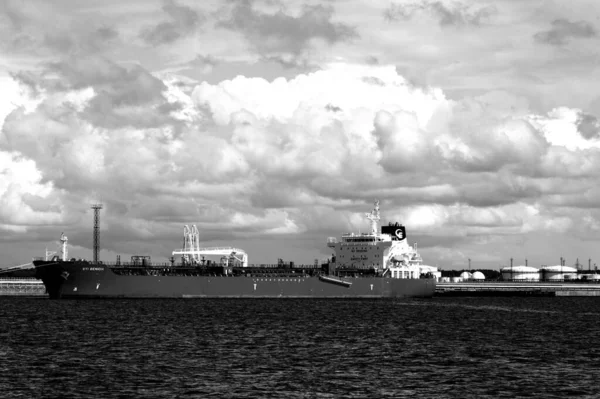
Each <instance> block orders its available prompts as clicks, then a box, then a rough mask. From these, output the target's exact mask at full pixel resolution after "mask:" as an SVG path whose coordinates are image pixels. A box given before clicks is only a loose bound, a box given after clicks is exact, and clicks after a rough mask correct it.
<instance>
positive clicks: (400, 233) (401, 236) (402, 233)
mask: <svg viewBox="0 0 600 399" xmlns="http://www.w3.org/2000/svg"><path fill="white" fill-rule="evenodd" d="M395 234H396V237H398V239H399V240H404V239H405V238H406V232H405V231H404V228H399V229H396V232H395Z"/></svg>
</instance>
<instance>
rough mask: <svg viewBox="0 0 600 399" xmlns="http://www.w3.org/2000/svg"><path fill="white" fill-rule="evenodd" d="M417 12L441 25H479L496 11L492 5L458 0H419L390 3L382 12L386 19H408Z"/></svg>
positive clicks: (389, 20)
mask: <svg viewBox="0 0 600 399" xmlns="http://www.w3.org/2000/svg"><path fill="white" fill-rule="evenodd" d="M419 13H425V14H428V15H431V16H432V17H433V18H435V19H436V20H437V21H438V22H439V24H440V25H441V26H447V25H454V26H465V25H480V24H481V23H482V22H485V21H486V20H488V19H489V17H490V16H492V15H494V14H495V13H496V8H495V7H493V6H483V7H477V6H473V5H469V4H461V3H460V2H450V3H447V4H446V3H444V2H442V1H419V2H408V3H392V4H391V5H390V6H389V7H388V8H387V9H386V10H385V11H384V13H383V16H384V18H385V20H386V21H388V22H391V21H398V20H409V19H411V18H413V17H415V16H416V15H417V14H419Z"/></svg>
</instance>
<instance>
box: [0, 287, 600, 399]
mask: <svg viewBox="0 0 600 399" xmlns="http://www.w3.org/2000/svg"><path fill="white" fill-rule="evenodd" d="M599 327H600V298H434V299H429V300H422V299H420V300H417V299H410V300H408V299H407V300H306V299H302V300H300V299H285V300H282V299H218V300H217V299H214V300H211V299H194V300H86V301H76V300H64V301H51V300H48V299H33V298H31V299H26V298H0V397H3V398H38V397H48V398H54V397H60V398H75V397H99V398H116V397H121V398H129V397H144V398H168V397H182V398H207V397H214V398H365V397H373V398H385V397H389V398H402V397H415V398H445V397H448V398H485V397H488V398H502V397H505V398H514V397H536V398H562V397H567V396H568V397H582V398H596V397H600V380H599V379H600V363H599V359H600V350H599V349H598V348H599V344H598V342H597V339H596V337H597V334H598V331H599V330H600V329H599Z"/></svg>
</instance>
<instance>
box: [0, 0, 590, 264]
mask: <svg viewBox="0 0 600 399" xmlns="http://www.w3.org/2000/svg"><path fill="white" fill-rule="evenodd" d="M0 89H1V95H0V127H1V132H0V253H1V254H2V264H0V266H12V265H17V264H22V263H27V262H29V261H30V260H31V258H32V257H33V256H43V255H44V251H45V248H46V247H48V249H54V248H55V246H56V240H57V239H58V238H59V237H60V233H61V232H63V231H64V232H65V234H66V235H67V236H68V237H69V243H70V251H71V255H72V256H77V257H85V258H88V259H90V258H91V257H92V249H91V248H92V226H93V214H92V211H91V210H90V205H91V204H92V203H94V202H102V203H103V204H104V209H103V210H102V214H101V247H102V252H101V258H102V259H103V260H114V259H115V256H116V255H117V254H120V255H121V257H122V258H123V259H126V258H127V257H129V256H130V255H132V254H150V255H152V256H153V259H155V260H166V259H167V257H168V256H170V254H171V251H172V250H174V249H176V248H180V247H181V245H182V241H183V226H184V225H185V224H188V225H192V224H195V225H197V226H198V229H199V230H200V238H201V241H202V243H203V245H205V246H215V245H227V246H229V245H231V246H236V247H240V248H243V249H245V250H246V251H247V252H248V254H249V257H250V262H251V263H275V262H276V260H277V258H284V259H285V260H293V261H295V262H296V263H312V262H313V261H314V259H315V258H324V257H326V256H328V255H330V254H331V251H330V250H329V249H328V248H327V247H326V240H327V237H328V236H339V235H340V234H341V233H342V232H350V231H355V232H358V231H362V232H365V231H367V230H368V228H369V224H368V220H366V219H365V218H364V213H365V212H369V211H370V210H371V208H372V203H373V201H374V200H375V199H379V200H380V201H381V211H382V219H383V221H384V222H386V223H387V222H389V221H398V222H402V223H404V224H405V225H406V226H407V232H408V238H409V240H410V241H411V242H417V243H418V245H419V249H420V251H421V253H422V256H423V258H424V260H425V262H426V263H428V264H432V265H438V266H440V267H441V268H445V269H450V268H462V267H465V266H466V265H467V262H468V259H469V258H470V259H471V262H472V267H474V268H475V267H486V268H487V267H491V268H498V267H500V266H501V265H506V264H508V263H510V258H511V257H513V258H514V259H515V261H514V262H515V264H524V263H525V259H528V261H529V265H534V266H536V265H537V266H539V265H541V264H558V263H559V259H560V257H561V256H563V257H565V258H566V263H567V264H573V263H574V262H575V260H576V258H579V259H580V262H581V263H583V264H584V265H585V267H586V268H587V265H588V259H589V258H591V259H592V265H593V264H594V263H596V262H597V263H598V264H599V265H600V245H598V241H599V240H600V210H599V208H600V184H599V183H600V122H599V120H598V117H600V3H598V2H597V1H596V0H576V1H575V2H564V1H558V0H556V1H545V0H494V1H488V0H479V1H475V0H473V1H466V0H459V1H446V0H433V1H430V0H416V1H412V0H410V1H405V0H398V1H392V2H389V1H376V2H367V1H357V0H335V1H312V0H311V1H301V2H296V3H292V2H288V1H285V2H283V1H282V2H280V1H277V0H266V1H258V0H256V1H221V2H219V1H208V2H196V1H188V0H165V1H150V0H129V1H127V2H123V1H121V0H118V1H117V0H86V1H79V0H53V1H49V0H39V1H37V0H5V1H2V2H0ZM592 267H593V266H592Z"/></svg>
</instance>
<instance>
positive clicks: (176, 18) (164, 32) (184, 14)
mask: <svg viewBox="0 0 600 399" xmlns="http://www.w3.org/2000/svg"><path fill="white" fill-rule="evenodd" d="M162 10H163V11H164V12H165V14H167V15H168V17H169V20H168V21H165V22H161V23H159V24H158V25H156V26H152V27H146V28H144V29H143V30H142V32H141V33H140V36H141V38H142V39H143V40H144V41H145V42H146V43H148V44H152V45H161V44H168V43H172V42H174V41H176V40H178V39H180V38H181V37H184V36H187V35H190V34H192V33H194V32H196V31H197V29H198V28H199V27H200V26H201V25H202V24H203V23H204V21H205V19H206V18H205V17H204V16H203V15H201V14H200V13H198V12H197V11H196V10H194V9H193V8H191V7H188V6H186V5H180V4H177V3H176V2H175V1H174V0H164V5H163V7H162Z"/></svg>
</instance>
